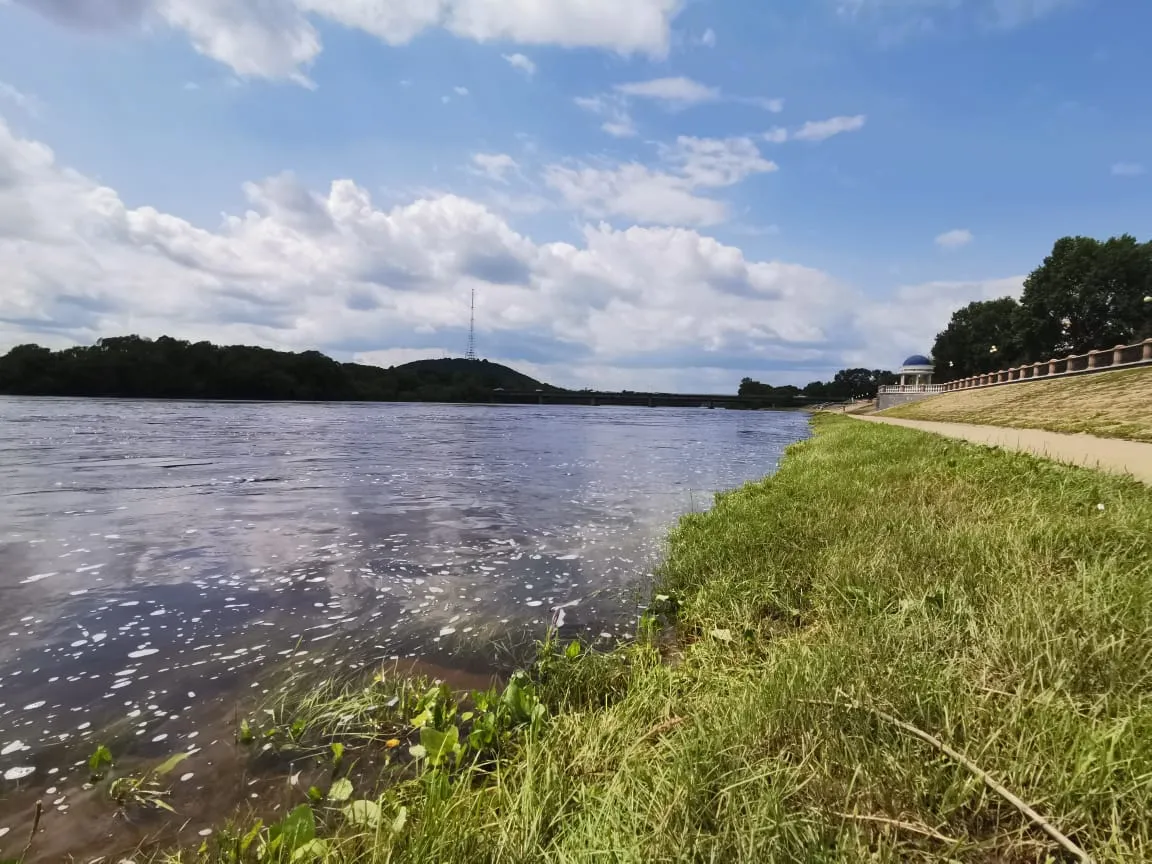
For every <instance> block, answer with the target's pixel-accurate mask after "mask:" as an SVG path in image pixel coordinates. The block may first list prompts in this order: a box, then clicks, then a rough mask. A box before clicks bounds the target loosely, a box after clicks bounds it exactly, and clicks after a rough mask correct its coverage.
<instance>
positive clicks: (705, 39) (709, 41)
mask: <svg viewBox="0 0 1152 864" xmlns="http://www.w3.org/2000/svg"><path fill="white" fill-rule="evenodd" d="M700 44H701V45H703V46H704V47H705V48H715V47H716V31H715V30H713V29H712V28H711V27H709V28H708V29H707V30H705V31H704V33H703V35H701V37H700Z"/></svg>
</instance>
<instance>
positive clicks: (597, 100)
mask: <svg viewBox="0 0 1152 864" xmlns="http://www.w3.org/2000/svg"><path fill="white" fill-rule="evenodd" d="M573 101H574V102H575V103H576V104H577V105H578V106H579V107H581V108H583V109H584V110H585V111H588V112H589V113H591V114H596V115H598V116H600V117H603V118H604V122H603V123H601V124H600V128H601V129H602V130H604V131H605V132H607V133H608V134H609V135H611V136H612V137H613V138H633V137H635V136H636V134H637V133H636V123H635V121H634V120H633V119H632V115H631V114H630V113H629V112H628V105H627V103H626V102H625V101H624V99H623V98H622V97H620V96H618V95H616V94H606V95H602V96H577V97H576V99H575V100H573Z"/></svg>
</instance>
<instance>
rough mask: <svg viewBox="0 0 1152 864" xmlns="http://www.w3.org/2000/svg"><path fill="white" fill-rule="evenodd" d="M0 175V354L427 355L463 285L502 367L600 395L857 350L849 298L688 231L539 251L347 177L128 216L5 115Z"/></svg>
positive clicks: (278, 180) (721, 157) (455, 316)
mask: <svg viewBox="0 0 1152 864" xmlns="http://www.w3.org/2000/svg"><path fill="white" fill-rule="evenodd" d="M673 152H674V153H675V156H676V159H677V160H679V161H678V162H677V163H676V165H677V166H678V167H676V169H675V170H677V171H679V174H677V175H676V176H679V177H681V178H682V181H683V182H690V183H697V184H723V183H728V182H731V181H732V180H733V179H734V178H736V177H738V176H740V174H741V173H742V172H745V171H748V170H763V166H756V163H755V162H754V160H755V157H754V155H753V153H752V152H751V150H748V149H747V147H746V145H745V144H743V143H730V144H722V143H721V144H718V143H717V142H708V141H707V140H706V139H705V140H697V139H686V140H685V141H684V142H682V143H679V144H678V145H676V147H675V148H674V151H673ZM741 160H743V162H744V163H747V165H748V166H750V167H743V168H742V167H737V166H738V165H739V164H741ZM0 177H2V178H3V179H4V182H3V183H0V272H4V273H5V274H6V277H5V278H6V281H5V288H4V291H3V292H0V350H6V349H7V348H8V347H10V346H11V345H14V344H18V343H21V342H28V341H39V342H41V343H42V344H45V343H46V344H67V343H68V342H71V341H80V342H88V341H91V340H94V339H96V338H99V337H102V336H108V335H115V334H123V333H129V332H138V333H141V334H142V335H147V336H158V335H160V334H162V333H168V334H171V335H175V336H179V337H183V338H192V339H201V338H207V339H212V340H213V341H216V342H241V343H249V344H253V343H255V344H263V345H268V346H271V347H277V348H283V349H289V350H303V349H309V348H318V349H320V350H324V351H327V352H330V353H335V354H337V355H339V356H344V357H351V356H354V355H362V356H377V355H372V354H371V352H394V351H419V352H432V353H433V354H436V353H440V352H443V351H445V350H446V348H445V346H449V347H450V346H453V345H460V344H462V340H463V334H464V332H465V328H466V327H467V321H468V302H467V298H468V296H469V294H470V292H471V289H472V287H473V286H476V287H477V288H478V289H479V290H478V298H479V299H478V309H477V314H478V327H479V330H480V334H481V339H482V342H483V343H486V344H488V345H490V346H500V348H501V353H500V356H502V357H504V358H506V359H509V360H517V359H518V358H525V357H526V358H527V359H532V357H530V356H528V355H530V354H531V353H532V352H530V351H528V350H527V349H526V348H524V346H537V347H538V349H539V350H538V353H539V354H540V355H541V356H540V357H538V358H537V361H536V362H541V363H550V362H553V361H554V362H556V363H557V364H558V365H557V366H556V367H554V368H553V369H552V371H553V372H555V371H556V369H558V368H569V369H577V368H581V369H587V370H595V369H599V370H604V369H616V370H618V372H617V376H616V379H615V380H614V383H616V381H623V380H624V379H627V381H628V382H629V383H632V385H633V386H644V385H643V382H645V381H652V380H653V379H652V378H645V375H646V374H648V373H645V372H643V371H642V370H656V369H663V370H670V369H680V370H692V369H703V368H713V369H728V370H732V371H731V372H730V377H731V380H733V381H735V380H738V379H739V377H740V376H741V374H743V372H744V371H748V370H755V369H758V368H763V367H764V366H765V365H768V366H771V365H773V364H779V363H783V364H787V363H790V362H793V361H794V360H795V358H797V357H800V356H803V357H806V358H811V362H812V363H814V364H816V365H817V366H821V367H833V368H835V367H836V364H837V363H838V362H839V357H840V352H841V351H842V349H843V347H844V345H845V344H847V343H850V342H852V341H853V339H854V337H851V336H850V335H848V329H847V328H848V327H849V325H850V321H849V319H848V317H847V315H846V313H845V312H844V311H843V310H848V309H852V308H855V307H857V306H858V305H859V298H858V297H857V296H856V295H855V293H854V292H853V291H852V289H851V288H849V287H848V286H845V285H843V284H841V283H840V282H838V281H837V280H836V279H834V278H832V277H831V276H829V275H828V274H826V273H823V272H821V271H819V270H815V269H813V268H810V267H805V266H802V265H798V264H791V263H786V262H779V261H753V260H749V259H748V258H746V257H745V255H744V254H743V253H742V252H741V250H740V249H738V248H735V247H732V246H726V245H724V244H722V243H720V242H718V241H717V240H715V239H713V238H710V237H707V236H704V235H701V234H700V233H698V232H697V231H694V230H689V229H685V228H672V227H665V228H649V227H638V226H633V227H630V228H627V229H626V230H618V229H616V228H613V227H611V226H609V225H606V224H598V225H590V226H587V227H586V228H585V229H584V230H583V232H582V236H581V239H580V241H579V242H577V243H565V242H555V243H538V242H535V241H533V240H530V239H529V238H527V237H525V236H523V235H521V234H519V233H518V232H516V231H515V230H513V229H512V228H511V227H510V226H509V225H508V223H507V222H506V221H504V219H502V218H501V217H500V216H498V215H496V214H495V213H493V212H492V211H490V210H489V209H488V208H486V207H485V206H483V205H481V204H479V203H478V202H476V201H472V200H469V199H466V198H462V197H459V196H456V195H451V194H443V195H436V196H430V197H425V198H420V199H417V200H414V201H411V202H410V203H408V204H406V205H403V206H397V207H393V208H391V209H382V208H381V207H379V206H377V205H376V204H375V203H374V202H373V201H372V199H371V196H370V195H369V193H368V192H367V191H366V190H365V189H364V188H362V187H360V186H359V185H357V184H356V183H355V182H353V181H352V180H347V179H341V180H336V181H334V182H333V183H332V184H331V185H330V187H329V188H328V189H327V190H323V191H320V190H313V189H309V188H307V187H306V186H304V185H303V184H302V183H301V182H300V181H299V179H298V178H296V177H295V176H293V175H291V174H281V175H277V176H275V177H272V178H268V179H265V180H262V181H256V182H252V183H249V184H246V186H245V188H244V192H245V195H246V197H247V200H248V202H249V208H248V209H247V210H246V211H245V212H242V213H237V214H232V215H228V216H227V217H226V218H225V219H224V220H223V222H222V223H221V224H220V225H219V226H218V227H217V228H215V229H212V230H209V229H205V228H201V227H198V226H196V225H193V224H191V223H189V222H188V221H186V220H184V219H181V218H179V217H177V216H174V215H171V214H168V213H164V212H162V211H158V210H156V209H155V208H152V207H147V206H144V207H135V208H133V207H129V206H127V205H126V204H125V203H124V202H123V200H122V199H121V198H120V196H119V195H118V194H117V193H116V191H115V190H113V189H110V188H108V187H106V186H102V185H100V184H99V183H97V182H95V181H93V180H91V179H89V178H87V177H85V176H83V175H82V174H80V173H78V172H76V171H73V170H70V169H67V168H65V167H62V166H60V165H58V164H57V162H56V158H55V156H54V154H53V153H52V151H51V150H50V149H48V148H47V147H45V146H44V145H42V144H40V143H37V142H35V141H29V140H24V139H21V138H19V137H17V136H15V135H14V134H13V133H12V131H11V130H10V129H9V128H8V127H7V126H6V125H5V124H4V123H3V122H2V121H0ZM689 178H691V179H689ZM517 346H520V347H519V348H517ZM458 352H459V349H458V348H457V349H456V350H455V351H452V353H458ZM378 356H381V357H385V356H397V357H398V356H414V355H383V354H381V355H378ZM490 356H496V352H495V351H493V352H491V354H490ZM619 370H641V371H634V372H626V371H619ZM653 374H654V373H653ZM660 374H665V373H660ZM681 374H688V373H681ZM550 377H553V378H555V377H556V376H555V375H552V376H550ZM573 383H575V382H573ZM586 383H588V384H601V383H602V382H600V381H588V382H586ZM649 386H651V385H649ZM728 386H729V387H730V386H732V385H731V384H729V385H728Z"/></svg>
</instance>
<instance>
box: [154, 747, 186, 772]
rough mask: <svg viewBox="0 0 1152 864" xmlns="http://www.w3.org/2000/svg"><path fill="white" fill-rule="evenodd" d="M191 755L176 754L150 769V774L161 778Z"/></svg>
mask: <svg viewBox="0 0 1152 864" xmlns="http://www.w3.org/2000/svg"><path fill="white" fill-rule="evenodd" d="M191 755H192V754H191V753H177V754H176V755H174V756H170V757H169V758H167V759H165V760H164V761H163V762H161V763H160V764H159V765H157V766H156V767H155V768H154V769H152V773H153V774H155V775H157V776H158V777H163V776H164V775H165V774H167V773H169V772H170V771H171V770H172V769H173V768H175V767H176V766H177V765H179V764H180V763H181V762H183V761H184V760H185V759H187V758H188V757H189V756H191Z"/></svg>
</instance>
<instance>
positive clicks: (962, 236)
mask: <svg viewBox="0 0 1152 864" xmlns="http://www.w3.org/2000/svg"><path fill="white" fill-rule="evenodd" d="M971 242H972V232H971V231H969V230H968V229H967V228H953V229H952V230H951V231H945V232H944V233H943V234H939V235H937V237H936V245H937V246H939V247H940V248H941V249H959V248H960V247H962V246H967V245H968V244H969V243H971Z"/></svg>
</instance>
